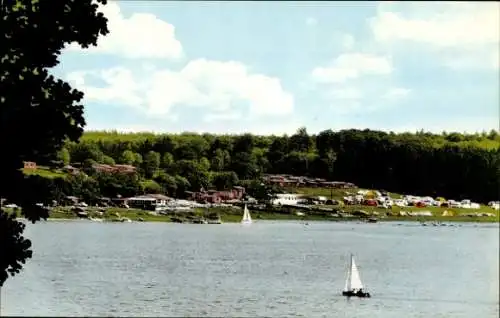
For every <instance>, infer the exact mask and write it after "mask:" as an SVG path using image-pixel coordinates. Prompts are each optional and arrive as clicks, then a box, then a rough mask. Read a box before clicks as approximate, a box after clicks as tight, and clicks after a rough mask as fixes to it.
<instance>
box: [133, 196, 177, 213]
mask: <svg viewBox="0 0 500 318" xmlns="http://www.w3.org/2000/svg"><path fill="white" fill-rule="evenodd" d="M170 200H172V198H169V197H167V196H165V195H163V194H145V195H140V196H136V197H131V198H128V199H126V200H125V203H126V204H127V205H128V206H129V207H131V208H138V209H146V210H147V209H152V208H153V209H154V207H155V206H157V205H166V204H167V202H168V201H170Z"/></svg>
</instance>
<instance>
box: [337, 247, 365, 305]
mask: <svg viewBox="0 0 500 318" xmlns="http://www.w3.org/2000/svg"><path fill="white" fill-rule="evenodd" d="M363 288H364V286H363V283H362V282H361V277H360V275H359V270H358V267H357V266H356V262H355V261H354V256H353V255H352V254H351V262H350V264H349V269H348V271H347V278H346V280H345V286H344V290H343V291H342V295H344V296H347V297H351V296H356V297H370V293H368V292H365V291H364V290H363Z"/></svg>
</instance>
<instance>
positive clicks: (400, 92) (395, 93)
mask: <svg viewBox="0 0 500 318" xmlns="http://www.w3.org/2000/svg"><path fill="white" fill-rule="evenodd" d="M410 92H411V90H410V89H408V88H401V87H393V88H390V89H389V90H387V92H386V93H385V94H384V95H382V97H383V98H385V99H390V100H397V99H400V98H404V97H406V96H408V95H409V94H410Z"/></svg>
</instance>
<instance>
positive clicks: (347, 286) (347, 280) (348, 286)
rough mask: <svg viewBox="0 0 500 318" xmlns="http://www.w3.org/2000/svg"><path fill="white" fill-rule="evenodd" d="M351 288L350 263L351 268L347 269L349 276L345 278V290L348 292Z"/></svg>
mask: <svg viewBox="0 0 500 318" xmlns="http://www.w3.org/2000/svg"><path fill="white" fill-rule="evenodd" d="M351 261H352V259H351ZM350 290H351V264H349V268H348V269H347V277H346V278H345V285H344V291H346V292H348V291H350Z"/></svg>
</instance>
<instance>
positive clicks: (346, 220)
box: [16, 217, 500, 226]
mask: <svg viewBox="0 0 500 318" xmlns="http://www.w3.org/2000/svg"><path fill="white" fill-rule="evenodd" d="M16 220H17V221H26V222H29V221H28V220H27V219H26V218H22V217H21V218H16ZM101 220H102V221H93V220H92V219H86V218H78V217H75V218H60V217H52V218H51V217H49V218H48V219H47V220H42V222H43V221H46V222H67V221H72V222H73V221H77V222H95V223H177V224H196V223H190V222H184V223H179V222H173V221H172V220H171V219H170V218H169V217H163V218H161V219H160V218H151V219H150V218H145V219H143V220H141V221H139V220H137V219H131V222H119V221H116V219H111V218H102V219H101ZM260 221H265V222H273V221H274V222H302V223H304V222H306V223H308V222H323V223H356V224H361V223H363V224H365V223H366V224H370V223H371V222H368V220H367V219H363V218H353V217H351V218H336V219H332V218H259V219H254V223H259V222H260ZM397 222H404V223H415V224H420V225H423V224H425V225H427V226H432V225H434V226H445V225H448V224H464V223H467V224H497V225H500V222H499V220H479V219H476V218H455V219H451V218H443V219H441V220H440V219H438V218H436V217H429V218H423V217H421V218H419V219H415V218H409V217H399V218H381V219H378V220H377V222H374V223H372V224H375V223H397ZM225 223H230V224H238V223H240V221H239V220H237V219H235V218H229V219H227V218H222V224H225ZM205 225H206V224H205ZM216 225H218V224H216ZM425 225H423V226H425Z"/></svg>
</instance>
